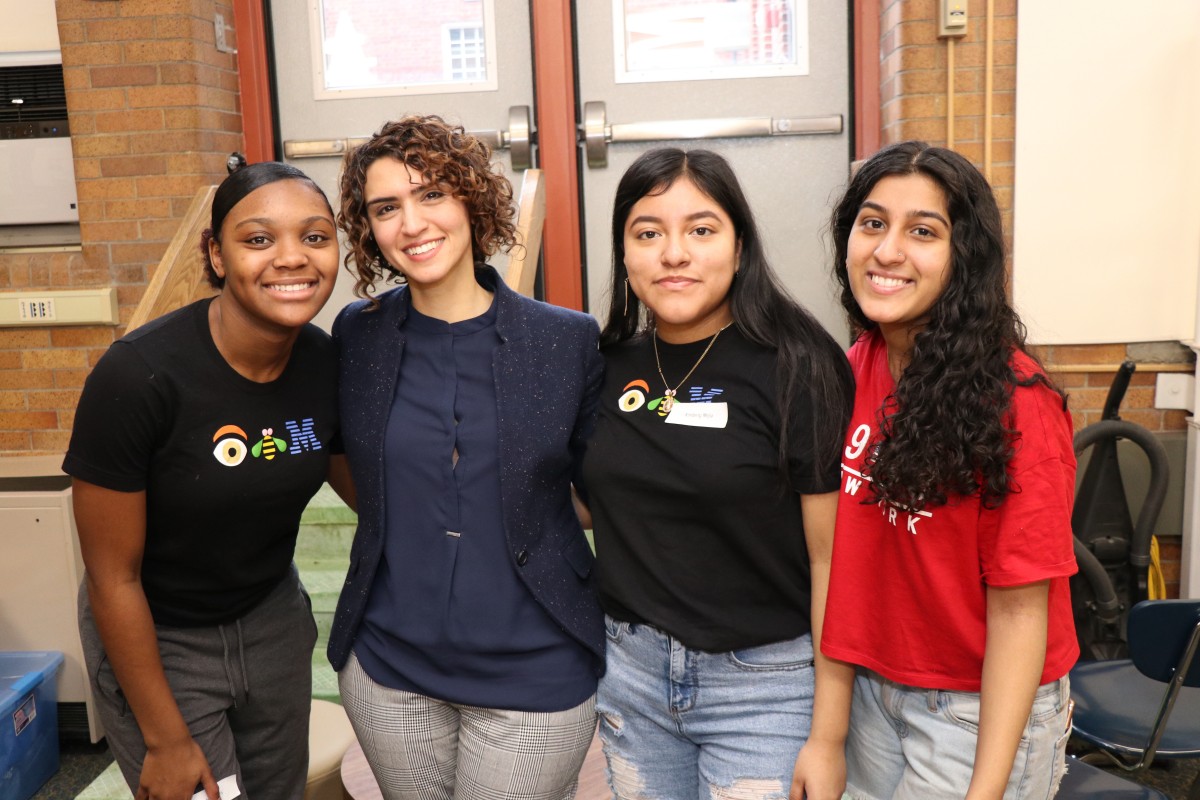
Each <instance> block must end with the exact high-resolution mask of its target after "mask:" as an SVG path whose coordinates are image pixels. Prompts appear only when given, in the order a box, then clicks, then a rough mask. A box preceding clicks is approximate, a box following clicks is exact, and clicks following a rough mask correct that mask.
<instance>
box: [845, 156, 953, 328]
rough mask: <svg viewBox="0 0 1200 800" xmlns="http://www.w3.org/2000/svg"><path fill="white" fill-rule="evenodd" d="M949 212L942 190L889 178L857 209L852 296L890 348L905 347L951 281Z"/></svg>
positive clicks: (849, 264)
mask: <svg viewBox="0 0 1200 800" xmlns="http://www.w3.org/2000/svg"><path fill="white" fill-rule="evenodd" d="M950 229H951V225H950V212H949V211H948V210H947V209H946V196H945V193H944V192H942V189H941V187H939V186H938V185H937V184H936V183H934V182H933V181H932V180H930V179H929V178H927V177H925V176H924V175H920V174H909V175H891V176H888V177H886V178H883V179H881V180H880V181H879V182H878V183H876V184H875V186H874V188H872V189H871V193H870V194H869V195H868V196H867V199H866V200H864V201H863V203H862V206H860V207H859V210H858V216H857V217H856V218H855V220H854V225H853V227H852V228H851V229H850V239H849V242H848V244H847V248H846V270H847V274H848V275H849V278H850V290H851V292H853V294H854V299H855V301H856V302H857V303H858V305H859V307H860V308H861V309H862V312H863V314H864V316H866V318H867V319H869V320H871V321H872V322H874V323H876V324H877V325H879V329H880V331H881V332H882V333H883V335H884V337H885V338H886V339H888V341H889V343H891V342H907V341H908V339H909V338H910V337H911V336H912V335H913V334H914V333H916V332H917V331H919V330H920V329H921V328H922V327H924V324H925V322H926V321H927V320H928V316H929V309H930V308H932V307H933V304H934V303H935V302H937V299H938V298H939V297H941V295H942V292H943V291H944V290H945V288H946V285H947V283H949V281H950Z"/></svg>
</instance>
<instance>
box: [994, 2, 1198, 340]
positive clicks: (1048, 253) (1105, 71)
mask: <svg viewBox="0 0 1200 800" xmlns="http://www.w3.org/2000/svg"><path fill="white" fill-rule="evenodd" d="M1151 10H1152V11H1153V13H1149V12H1150V11H1151ZM1017 42H1018V51H1017V109H1016V114H1017V135H1016V177H1015V195H1014V199H1013V206H1014V224H1013V229H1014V237H1015V240H1014V245H1013V290H1014V300H1015V301H1016V305H1017V307H1018V309H1019V310H1020V312H1021V314H1022V317H1023V319H1024V320H1025V322H1026V324H1027V325H1029V328H1030V338H1031V340H1032V341H1034V342H1037V343H1042V344H1055V343H1073V344H1089V343H1105V342H1115V343H1119V342H1139V341H1158V340H1178V339H1190V338H1192V336H1193V335H1194V334H1195V331H1196V305H1197V299H1196V298H1197V272H1198V270H1200V2H1197V0H1160V2H1157V3H1154V4H1151V5H1145V4H1142V3H1127V2H1117V0H1054V2H1030V3H1022V4H1021V9H1020V14H1019V15H1018V33H1017Z"/></svg>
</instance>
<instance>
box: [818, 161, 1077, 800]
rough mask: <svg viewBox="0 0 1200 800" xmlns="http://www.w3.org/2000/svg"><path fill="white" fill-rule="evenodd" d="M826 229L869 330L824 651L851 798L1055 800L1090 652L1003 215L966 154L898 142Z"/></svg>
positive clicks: (1048, 408)
mask: <svg viewBox="0 0 1200 800" xmlns="http://www.w3.org/2000/svg"><path fill="white" fill-rule="evenodd" d="M831 227H832V233H833V239H834V247H835V257H836V260H835V262H834V270H835V273H836V276H837V279H838V282H839V284H840V285H841V297H842V305H843V306H844V307H845V309H846V312H847V313H848V314H849V316H850V319H851V320H852V322H853V323H854V324H855V325H857V326H858V327H859V328H860V329H861V330H862V334H861V335H860V336H859V338H858V341H857V342H855V344H854V346H853V347H852V348H851V350H850V363H851V365H852V366H853V368H854V373H855V378H856V381H857V390H856V397H855V406H854V417H853V420H852V421H851V424H850V428H849V430H848V433H847V436H846V442H845V450H844V451H843V460H842V495H841V499H840V502H839V505H838V520H837V532H836V535H835V537H834V553H833V568H832V574H831V579H830V581H831V582H830V590H829V605H828V611H827V614H826V619H825V634H826V635H825V640H824V642H823V650H824V652H825V653H826V655H828V656H830V657H831V658H834V659H837V660H839V661H841V662H844V663H843V664H842V667H841V670H840V672H839V676H840V679H841V680H842V682H843V683H844V684H845V685H847V686H849V684H850V682H851V681H853V698H854V699H853V707H852V709H851V710H850V712H849V713H850V730H849V737H848V739H847V751H846V761H847V771H848V772H847V775H848V793H849V795H850V796H851V797H855V798H892V797H897V798H916V797H920V798H942V797H946V798H949V797H959V798H961V797H963V796H964V795H965V796H966V797H968V798H1000V797H1004V798H1032V797H1039V798H1045V797H1049V796H1052V795H1053V794H1054V792H1055V791H1056V788H1057V785H1058V781H1059V779H1060V778H1061V776H1062V773H1063V769H1064V760H1063V759H1064V748H1065V745H1066V739H1067V734H1068V732H1069V729H1070V723H1069V720H1068V699H1069V695H1070V692H1069V687H1068V685H1067V677H1066V675H1067V672H1068V671H1069V670H1070V668H1071V666H1072V665H1073V664H1074V663H1075V660H1076V658H1077V657H1078V654H1079V651H1078V646H1077V644H1076V640H1075V632H1074V628H1073V622H1072V616H1071V607H1070V593H1069V589H1068V577H1069V576H1070V575H1071V574H1072V573H1074V572H1075V560H1074V557H1073V551H1072V538H1071V504H1072V495H1073V491H1074V485H1075V456H1074V452H1073V449H1072V445H1071V418H1070V415H1069V414H1068V413H1067V410H1066V401H1065V398H1064V397H1063V395H1062V393H1061V392H1059V391H1058V390H1057V389H1056V388H1055V387H1054V386H1053V384H1051V383H1050V381H1049V380H1048V379H1047V377H1046V374H1045V372H1044V371H1043V370H1042V368H1041V366H1040V364H1039V363H1038V361H1037V360H1036V359H1035V358H1034V357H1033V356H1032V355H1030V354H1029V353H1028V352H1027V350H1026V349H1025V330H1024V327H1023V326H1022V324H1021V322H1020V320H1019V319H1018V317H1017V314H1016V312H1015V311H1014V310H1013V308H1012V306H1011V305H1010V304H1009V302H1008V297H1007V295H1006V293H1005V283H1006V272H1005V265H1004V245H1003V233H1002V229H1001V223H1000V212H999V210H998V208H997V206H996V201H995V198H994V197H993V195H992V191H991V188H990V187H989V186H988V184H987V181H985V180H984V178H983V176H982V175H981V174H980V173H979V171H978V170H976V169H975V167H974V166H972V165H971V164H970V162H968V161H967V160H966V159H964V158H963V157H962V156H960V155H958V154H957V153H954V152H952V151H950V150H945V149H942V148H938V147H930V146H929V145H926V144H924V143H922V142H903V143H900V144H896V145H892V146H890V147H888V148H885V149H884V150H882V151H880V152H879V153H878V154H876V155H875V156H873V157H872V158H870V159H868V160H867V161H866V163H865V164H863V166H862V168H861V169H860V170H859V171H858V173H857V174H856V175H855V176H854V178H853V179H852V180H851V182H850V185H849V188H848V189H847V190H846V193H845V195H844V196H843V197H842V199H841V202H840V203H839V204H838V205H837V208H836V209H835V211H834V215H833V219H832V225H831ZM850 665H855V666H857V675H854V674H853V673H852V667H851V666H850Z"/></svg>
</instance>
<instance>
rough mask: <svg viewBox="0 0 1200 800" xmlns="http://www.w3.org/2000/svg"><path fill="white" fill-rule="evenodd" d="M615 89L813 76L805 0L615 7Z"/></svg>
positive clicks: (684, 0) (625, 3)
mask: <svg viewBox="0 0 1200 800" xmlns="http://www.w3.org/2000/svg"><path fill="white" fill-rule="evenodd" d="M612 4H613V49H614V54H615V58H614V59H613V61H614V65H615V66H616V82H617V83H647V82H657V81H681V80H706V79H714V78H766V77H776V76H786V75H807V74H808V24H807V20H808V7H807V6H808V3H807V0H718V1H714V0H612Z"/></svg>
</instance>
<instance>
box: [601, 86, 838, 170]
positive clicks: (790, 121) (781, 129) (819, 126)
mask: <svg viewBox="0 0 1200 800" xmlns="http://www.w3.org/2000/svg"><path fill="white" fill-rule="evenodd" d="M841 132H842V115H841V114H834V115H832V116H828V117H778V118H776V117H730V118H726V119H681V120H669V121H663V122H628V123H624V124H620V125H609V124H608V111H607V109H606V108H605V106H604V103H603V102H601V101H593V102H588V103H584V104H583V130H582V134H583V145H584V150H585V151H586V153H587V163H588V166H589V167H592V168H596V167H606V166H608V143H609V142H662V141H669V140H672V139H735V138H746V137H751V136H801V135H813V134H820V133H833V134H837V133H841Z"/></svg>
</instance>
